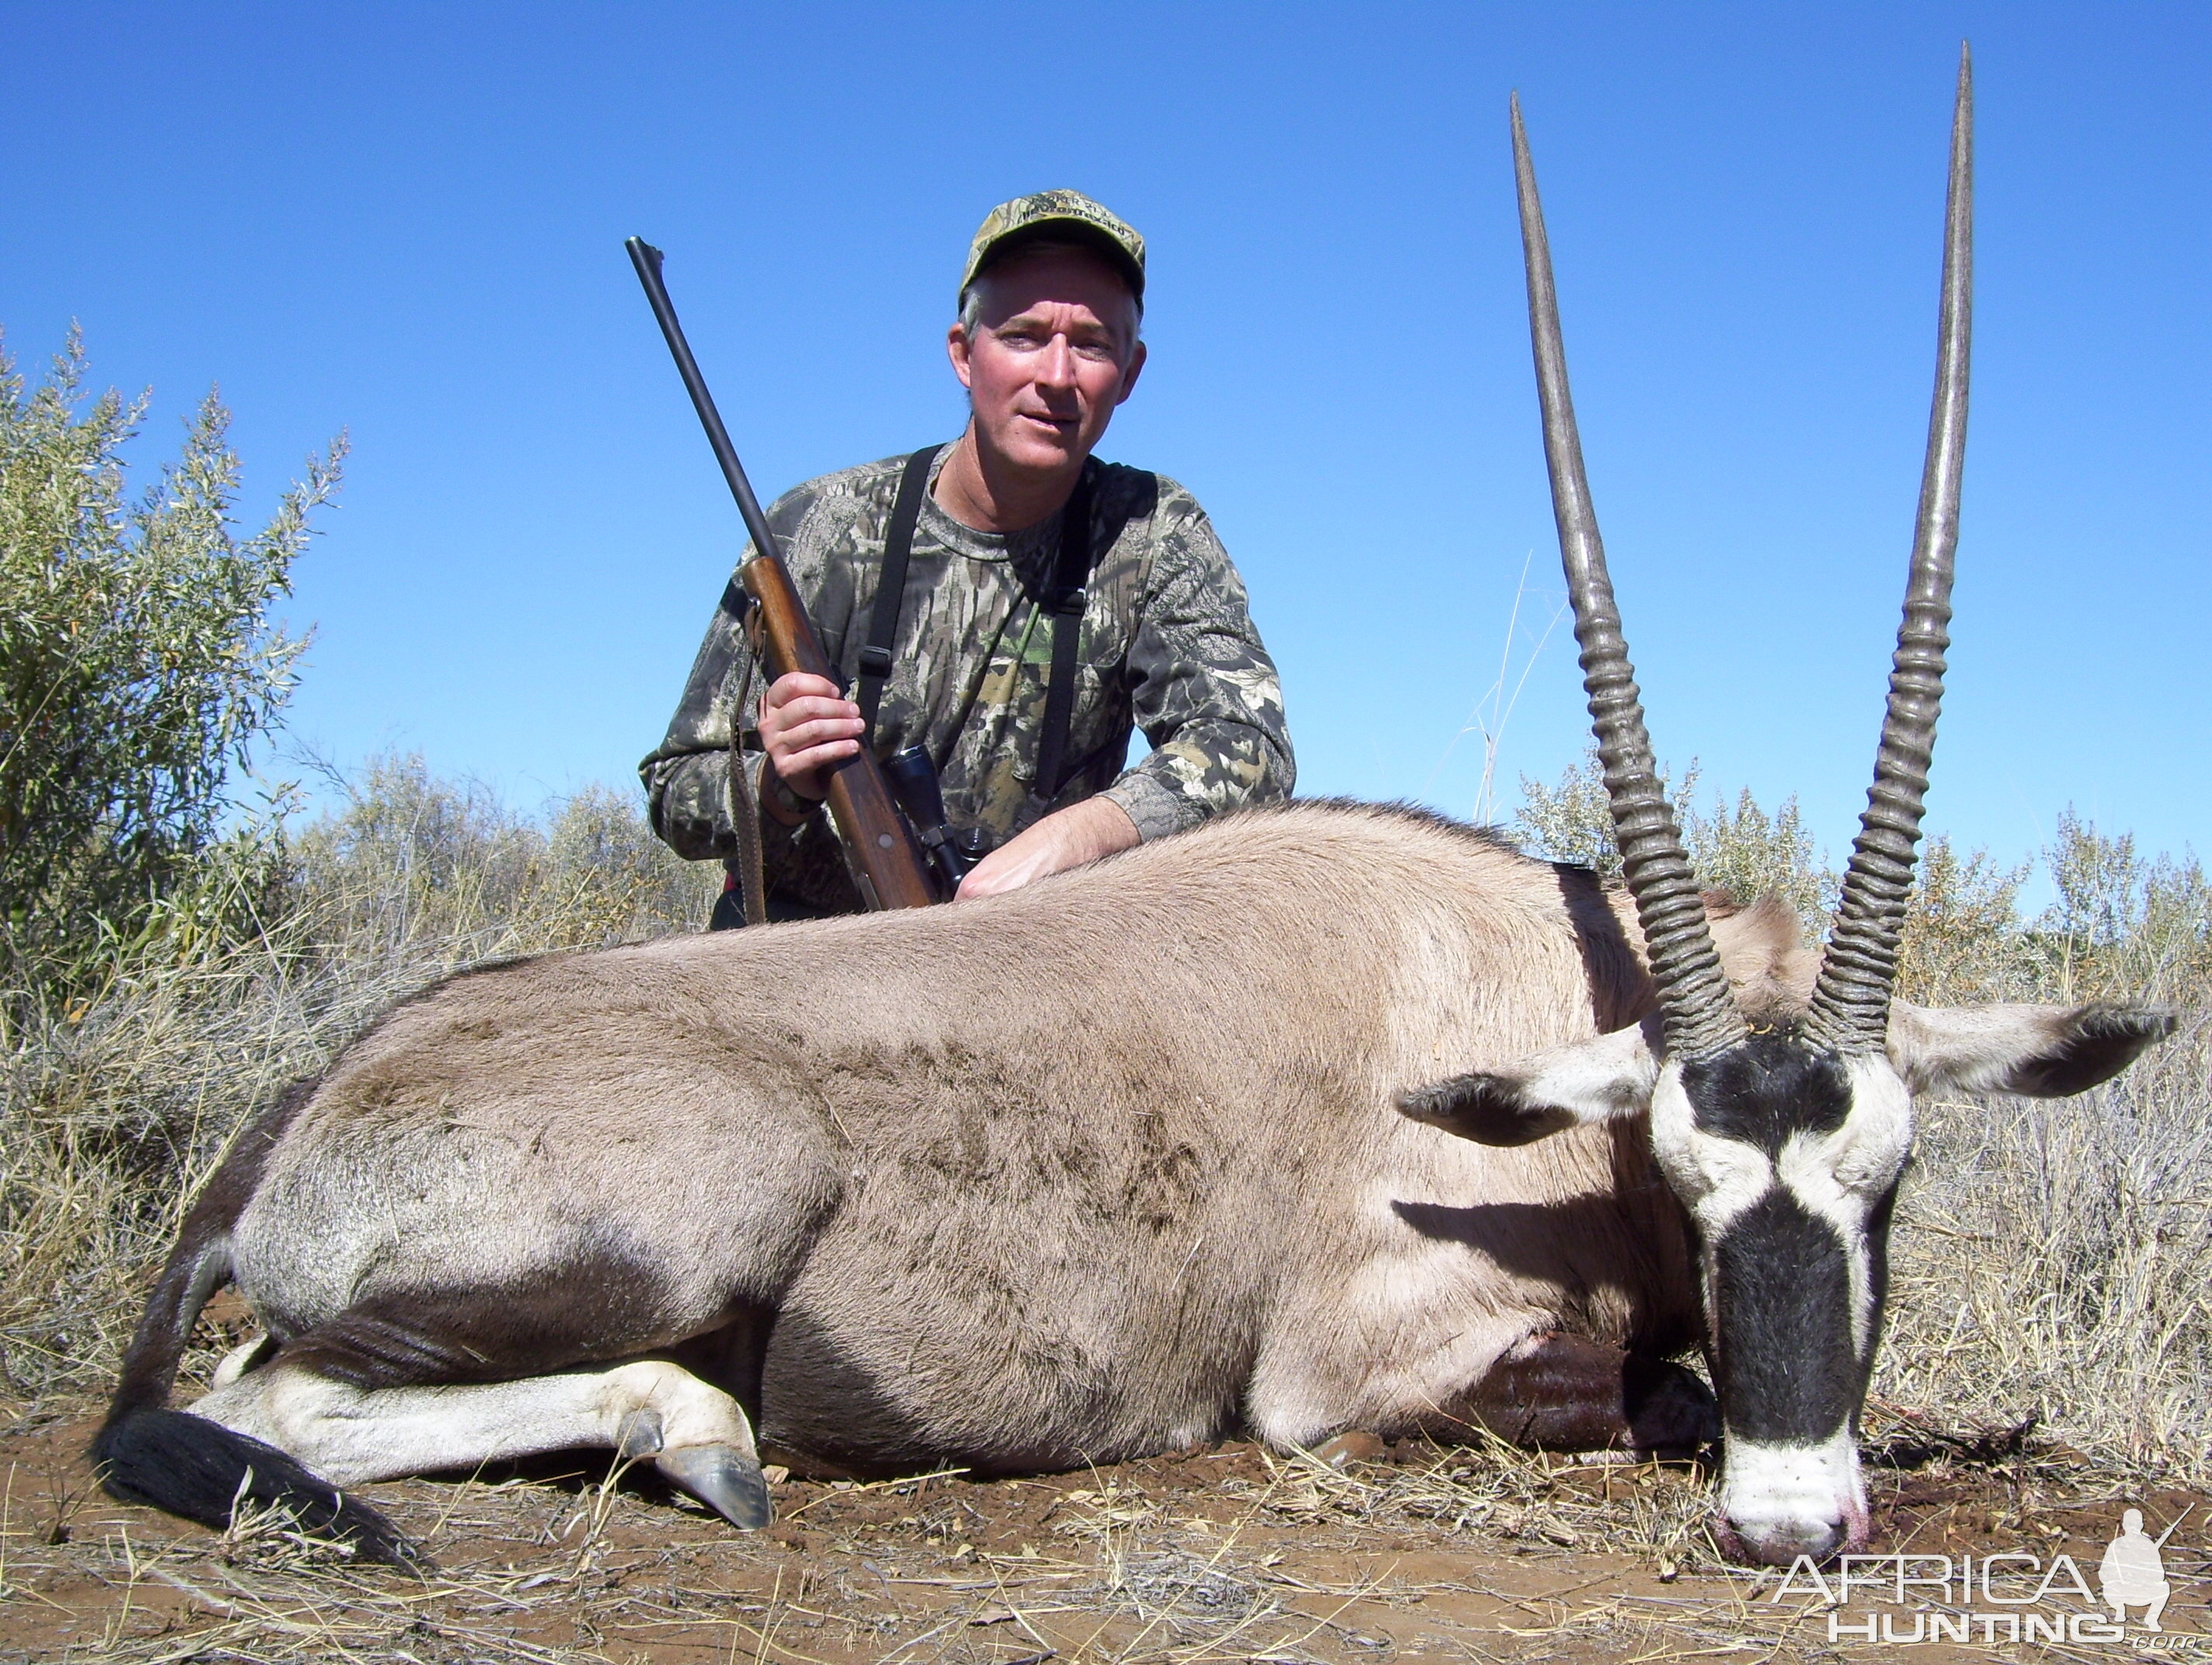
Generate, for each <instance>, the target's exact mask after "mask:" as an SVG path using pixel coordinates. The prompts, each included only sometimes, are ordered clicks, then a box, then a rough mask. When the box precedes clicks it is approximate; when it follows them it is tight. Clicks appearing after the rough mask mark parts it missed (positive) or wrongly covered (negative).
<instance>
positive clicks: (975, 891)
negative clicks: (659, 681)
mask: <svg viewBox="0 0 2212 1665" xmlns="http://www.w3.org/2000/svg"><path fill="white" fill-rule="evenodd" d="M785 680H787V681H788V680H789V678H786V679H785ZM765 727H766V725H765V724H763V728H765ZM1135 842H1137V824H1136V823H1135V822H1133V821H1132V820H1130V819H1129V817H1127V815H1125V814H1124V813H1122V811H1121V805H1119V804H1116V803H1115V801H1114V800H1113V799H1110V798H1086V799H1084V800H1083V802H1081V803H1080V804H1071V805H1068V806H1067V807H1066V809H1064V810H1057V811H1054V812H1053V813H1052V814H1050V815H1048V816H1047V817H1045V818H1044V819H1043V820H1042V821H1040V822H1038V823H1036V825H1035V826H1033V827H1031V828H1030V829H1029V830H1028V831H1026V832H1024V833H1022V834H1019V835H1018V836H1016V837H1014V838H1012V839H1011V840H1009V841H1008V842H1006V843H1005V844H1003V845H1001V846H1000V848H997V849H995V850H994V851H992V852H991V854H988V855H987V856H985V857H984V858H983V859H982V860H981V861H979V862H977V863H976V864H975V869H974V871H973V872H970V873H969V875H968V877H967V878H963V879H962V880H961V881H960V894H959V895H958V896H957V897H955V898H954V900H956V901H958V902H971V901H973V900H974V899H975V897H977V896H997V895H998V894H999V893H1000V891H1002V890H1019V889H1021V887H1022V886H1023V885H1024V884H1028V883H1030V880H1032V879H1038V878H1043V877H1044V876H1045V875H1046V874H1047V873H1056V872H1060V870H1061V869H1063V868H1066V867H1080V866H1082V865H1083V864H1084V863H1085V862H1086V861H1096V860H1098V858H1099V857H1100V856H1102V855H1111V854H1114V852H1115V851H1116V850H1126V849H1127V848H1129V847H1130V846H1131V845H1132V844H1134V843H1135Z"/></svg>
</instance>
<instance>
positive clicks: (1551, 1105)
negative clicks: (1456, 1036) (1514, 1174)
mask: <svg viewBox="0 0 2212 1665" xmlns="http://www.w3.org/2000/svg"><path fill="white" fill-rule="evenodd" d="M1658 1079H1659V1060H1658V1056H1657V1054H1656V1053H1655V1052H1654V1051H1653V1050H1652V1047H1651V1042H1650V1038H1649V1037H1648V1036H1646V1035H1645V1034H1644V1026H1643V1025H1642V1024H1635V1025H1632V1026H1631V1027H1630V1028H1627V1029H1623V1030H1614V1031H1613V1033H1612V1034H1610V1035H1601V1036H1598V1038H1597V1039H1596V1040H1595V1041H1582V1042H1577V1043H1576V1044H1575V1045H1573V1046H1571V1047H1554V1048H1552V1049H1551V1050H1550V1051H1549V1052H1540V1053H1538V1054H1536V1055H1535V1056H1534V1057H1533V1058H1529V1059H1527V1060H1524V1061H1522V1062H1521V1063H1518V1064H1510V1065H1508V1066H1505V1067H1504V1068H1503V1069H1499V1070H1479V1071H1477V1072H1475V1073H1473V1074H1470V1075H1455V1076H1453V1077H1452V1078H1451V1079H1449V1080H1448V1081H1438V1082H1435V1083H1433V1084H1432V1085H1429V1086H1425V1087H1416V1088H1414V1089H1413V1090H1412V1091H1408V1092H1401V1093H1400V1094H1399V1095H1398V1098H1397V1104H1398V1109H1399V1113H1400V1114H1401V1115H1407V1116H1410V1117H1412V1118H1413V1120H1414V1121H1425V1122H1427V1123H1428V1124H1429V1125H1430V1126H1431V1127H1441V1128H1443V1130H1444V1131H1445V1132H1446V1133H1456V1134H1458V1135H1459V1136H1460V1137H1461V1138H1462V1139H1473V1140H1474V1142H1475V1143H1476V1144H1478V1145H1533V1144H1534V1143H1535V1142H1536V1141H1537V1140H1538V1139H1544V1138H1547V1137H1548V1136H1550V1135H1551V1134H1553V1133H1559V1132H1560V1131H1561V1130H1563V1129H1565V1128H1568V1127H1584V1126H1587V1125H1589V1124H1590V1123H1593V1122H1598V1121H1615V1120H1617V1119H1619V1118H1620V1117H1622V1116H1627V1115H1636V1114H1637V1113H1638V1111H1640V1110H1642V1109H1645V1108H1646V1107H1647V1106H1648V1105H1649V1104H1650V1103H1651V1088H1652V1085H1653V1084H1654V1083H1655V1082H1656V1081H1657V1080H1658Z"/></svg>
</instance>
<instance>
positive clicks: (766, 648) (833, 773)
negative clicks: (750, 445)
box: [624, 237, 938, 908]
mask: <svg viewBox="0 0 2212 1665" xmlns="http://www.w3.org/2000/svg"><path fill="white" fill-rule="evenodd" d="M624 246H625V247H626V248H628V249H629V258H630V264H633V265H635V267H636V268H637V281H638V282H639V283H642V284H644V285H645V295H646V299H647V300H648V301H651V302H652V303H653V317H654V318H656V319H659V321H660V332H661V334H662V335H664V336H665V337H667V338H668V350H669V352H670V353H671V354H672V355H674V356H675V359H676V370H677V374H678V375H680V376H682V377H683V378H684V389H685V391H686V392H689V393H690V395H691V404H692V408H693V409H694V410H696V411H698V413H699V421H700V422H701V424H702V426H703V427H704V428H706V430H707V442H708V444H709V445H711V446H713V447H714V459H715V460H716V461H717V462H719V463H720V464H721V465H722V477H723V478H724V479H725V480H726V481H728V482H729V486H730V495H732V497H734V498H736V499H737V500H738V513H739V514H741V515H743V516H744V522H745V530H746V531H747V532H750V534H751V535H752V540H753V558H752V559H751V560H750V561H748V562H745V564H744V566H743V567H741V568H738V581H739V582H741V583H742V584H743V585H744V589H745V593H746V595H747V596H748V597H749V598H750V605H748V606H747V607H746V609H745V617H744V629H745V635H746V639H747V640H748V641H750V642H751V644H752V647H753V652H754V656H755V657H756V658H757V659H759V660H760V662H761V663H762V664H763V665H765V666H766V667H767V670H768V673H769V678H770V679H771V680H773V679H774V678H777V677H781V676H786V675H788V674H789V673H790V672H792V671H805V673H806V674H807V675H809V676H815V677H826V678H829V680H830V681H831V682H836V681H837V680H838V678H837V673H836V671H834V670H832V669H831V668H830V665H829V657H828V656H827V655H826V654H824V653H823V651H822V641H821V638H820V637H818V636H817V635H815V634H814V623H813V621H812V620H811V619H810V618H808V617H807V616H806V604H805V602H803V601H801V600H800V599H799V592H798V590H797V589H796V588H794V587H793V584H792V581H791V573H790V571H789V569H788V568H786V567H785V566H784V564H783V557H782V556H781V555H780V554H779V553H778V552H777V549H776V541H775V532H772V531H770V530H769V524H768V517H767V516H766V515H764V514H763V513H761V507H760V501H759V500H758V499H757V498H756V497H755V496H754V495H753V489H752V484H751V482H750V481H748V480H747V479H746V478H745V471H744V465H743V464H741V463H739V462H738V453H737V452H736V450H735V449H734V448H733V447H732V446H731V444H730V434H729V430H728V429H727V428H724V427H723V426H722V417H721V413H720V411H718V410H715V409H714V395H713V394H711V393H709V392H708V391H707V383H706V380H705V379H704V378H703V377H702V376H701V375H700V374H699V366H698V364H697V362H696V361H695V360H694V359H693V358H692V356H691V348H690V343H688V342H686V341H685V340H684V326H683V325H681V324H679V323H678V322H677V321H676V308H675V307H673V306H672V305H671V304H670V302H669V299H668V286H667V285H666V284H665V283H662V282H661V280H660V261H661V253H660V251H659V249H657V248H655V247H653V245H652V244H650V243H648V242H647V241H645V240H643V239H642V238H638V237H633V238H631V239H630V240H629V242H628V243H626V244H625V245H624ZM743 718H744V714H743V713H741V712H732V714H731V726H732V733H731V735H730V744H731V745H732V746H733V747H734V746H735V745H736V744H738V736H737V732H736V730H737V728H738V726H739V725H740V724H741V723H742V721H743ZM826 773H827V776H828V781H829V815H830V818H831V819H832V820H833V821H835V822H836V826H837V831H838V834H839V836H841V837H842V838H843V840H844V841H845V853H846V858H847V860H848V863H849V865H850V866H851V867H852V870H853V880H854V884H856V885H857V886H858V887H859V889H860V895H861V897H862V898H863V899H864V900H865V901H866V902H867V904H868V906H869V907H870V908H925V907H927V906H928V905H929V904H930V903H931V902H935V901H936V900H937V899H938V887H937V884H935V883H934V882H933V869H932V866H930V864H928V863H926V862H925V861H924V860H923V859H922V855H921V851H920V850H919V849H918V848H915V841H914V836H913V835H912V834H911V833H909V832H908V830H907V825H906V823H905V821H904V820H902V818H901V817H900V815H899V811H898V805H897V804H896V802H895V801H894V799H892V797H891V793H890V787H888V786H887V785H886V784H885V782H884V772H883V769H882V768H881V767H880V766H879V765H878V763H877V762H876V760H875V758H874V757H872V756H871V755H870V753H869V752H868V750H867V749H866V747H865V746H863V747H862V748H861V749H860V751H859V752H858V753H856V754H855V755H854V756H853V757H848V758H846V759H844V760H843V761H842V763H832V764H830V765H829V769H828V770H827V771H826Z"/></svg>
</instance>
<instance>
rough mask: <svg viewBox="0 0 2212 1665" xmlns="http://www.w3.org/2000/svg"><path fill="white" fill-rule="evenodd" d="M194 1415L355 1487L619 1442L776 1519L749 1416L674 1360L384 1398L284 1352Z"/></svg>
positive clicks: (716, 1494) (704, 1491)
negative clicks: (293, 1359)
mask: <svg viewBox="0 0 2212 1665" xmlns="http://www.w3.org/2000/svg"><path fill="white" fill-rule="evenodd" d="M191 1413H192V1414H193V1415H195V1416H199V1417H205V1418H207V1419H209V1420H210V1421H213V1422H219V1423H221V1424H222V1425H223V1426H224V1427H226V1428H230V1429H234V1430H235V1431H237V1432H239V1433H241V1434H246V1435H248V1436H250V1437H252V1438H254V1439H258V1440H262V1441H264V1442H265V1443H268V1444H270V1445H274V1446H276V1448H277V1449H280V1450H282V1451H284V1452H287V1453H289V1455H292V1456H294V1457H295V1458H297V1459H298V1460H299V1461H301V1462H302V1463H304V1464H305V1465H306V1466H307V1468H311V1469H313V1471H314V1472H315V1473H316V1474H319V1475H320V1476H322V1477H323V1478H324V1479H325V1480H330V1481H331V1482H332V1483H334V1484H336V1485H337V1486H357V1485H359V1484H361V1483H362V1481H365V1480H389V1479H392V1478H394V1477H396V1476H398V1475H401V1474H421V1473H422V1472H424V1471H425V1470H429V1469H438V1468H474V1467H475V1466H476V1465H477V1464H478V1463H483V1462H491V1461H499V1460H500V1459H502V1458H507V1457H520V1456H528V1455H532V1454H534V1453H537V1452H541V1451H559V1450H564V1449H568V1448H569V1447H572V1446H580V1445H608V1446H612V1447H614V1448H615V1449H617V1450H618V1451H619V1452H621V1453H622V1455H624V1456H626V1457H631V1458H646V1457H650V1458H651V1459H652V1460H653V1466H654V1467H655V1468H658V1469H659V1470H660V1472H661V1473H662V1474H665V1475H666V1476H667V1477H668V1479H670V1480H673V1481H674V1482H675V1483H676V1484H677V1485H678V1486H682V1487H683V1488H684V1490H685V1491H687V1492H690V1493H691V1494H692V1495H693V1496H695V1497H696V1498H699V1499H700V1500H701V1501H702V1502H703V1503H705V1504H708V1506H709V1507H711V1508H713V1509H714V1510H716V1511H717V1512H718V1513H720V1515H721V1516H723V1517H724V1518H725V1519H726V1520H727V1521H729V1522H730V1523H731V1524H732V1525H733V1526H738V1527H744V1528H756V1527H761V1526H765V1525H766V1524H767V1523H768V1519H769V1496H768V1486H767V1483H766V1481H765V1480H763V1478H762V1476H761V1468H760V1458H759V1455H758V1454H757V1451H756V1449H755V1448H754V1445H753V1431H752V1428H751V1426H750V1425H749V1424H748V1423H747V1421H746V1419H745V1414H744V1411H742V1410H741V1409H739V1408H738V1402H737V1401H735V1400H734V1399H732V1398H731V1397H730V1395H727V1394H726V1393H724V1392H722V1391H721V1390H720V1389H719V1388H714V1387H710V1386H708V1384H707V1383H706V1382H702V1381H701V1380H700V1379H699V1378H698V1377H697V1376H693V1375H692V1374H691V1373H690V1371H688V1370H684V1369H682V1368H681V1367H680V1366H678V1365H676V1364H669V1363H667V1362H665V1360H658V1359H649V1360H643V1361H640V1362H637V1363H634V1364H617V1365H615V1366H613V1367H612V1368H611V1369H605V1370H568V1371H561V1372H557V1373H556V1374H553V1375H549V1376H526V1377H523V1378H521V1379H520V1380H518V1381H513V1382H471V1383H459V1384H453V1385H444V1386H435V1387H389V1388H382V1387H356V1386H355V1385H353V1384H351V1383H349V1382H342V1381H339V1380H337V1378H336V1377H334V1376H326V1375H325V1374H323V1373H322V1372H321V1371H319V1370H313V1369H312V1368H309V1367H307V1366H306V1365H303V1364H295V1363H288V1362H287V1360H286V1359H285V1358H284V1355H283V1352H279V1353H278V1354H277V1356H276V1358H275V1359H274V1360H273V1361H272V1362H271V1363H270V1364H268V1365H266V1366H265V1367H264V1368H263V1369H261V1370H256V1371H253V1372H252V1374H250V1375H246V1376H241V1377H239V1378H238V1379H236V1380H235V1381H233V1382H230V1383H229V1384H228V1386H225V1387H222V1388H219V1389H216V1391H215V1392H213V1393H211V1394H210V1395H207V1397H205V1398H204V1399H202V1400H200V1401H198V1402H197V1404H195V1405H193V1406H192V1407H191Z"/></svg>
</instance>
